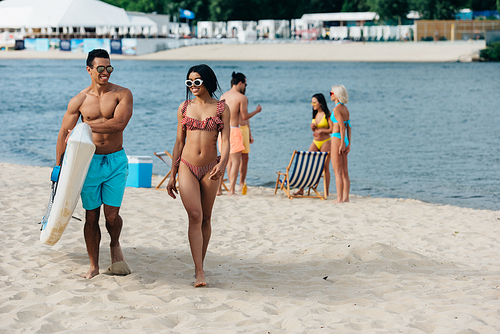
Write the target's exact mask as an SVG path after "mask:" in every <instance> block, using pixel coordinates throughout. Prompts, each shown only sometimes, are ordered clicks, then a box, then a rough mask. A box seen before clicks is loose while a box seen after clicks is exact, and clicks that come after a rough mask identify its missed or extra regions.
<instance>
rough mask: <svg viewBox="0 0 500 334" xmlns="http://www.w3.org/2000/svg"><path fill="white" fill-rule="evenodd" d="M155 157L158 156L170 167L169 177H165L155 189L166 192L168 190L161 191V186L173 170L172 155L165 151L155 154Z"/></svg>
mask: <svg viewBox="0 0 500 334" xmlns="http://www.w3.org/2000/svg"><path fill="white" fill-rule="evenodd" d="M154 155H156V156H157V157H158V158H159V159H160V160H161V161H163V162H164V163H165V165H167V167H168V173H167V175H165V176H164V177H163V179H162V180H161V181H160V183H158V185H157V186H156V187H155V190H164V191H166V190H167V189H166V188H165V189H161V188H160V187H161V185H162V184H163V182H165V180H166V179H167V178H168V177H169V176H170V172H171V169H172V158H173V157H172V154H170V152H168V151H163V152H154Z"/></svg>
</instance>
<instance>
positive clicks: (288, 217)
mask: <svg viewBox="0 0 500 334" xmlns="http://www.w3.org/2000/svg"><path fill="white" fill-rule="evenodd" d="M50 170H51V169H50V168H47V167H34V166H24V165H14V164H8V163H0V185H1V188H0V223H1V225H2V236H1V240H2V242H1V243H0V258H1V267H0V277H1V278H0V333H35V332H36V333H55V332H60V333H84V332H85V333H87V332H91V333H92V332H94V333H102V332H106V333H340V332H342V333H498V332H500V301H499V297H500V283H499V282H500V259H499V257H498V243H499V235H500V226H499V219H500V213H499V212H498V211H486V210H473V209H466V208H459V207H453V206H443V205H435V204H429V203H423V202H420V201H416V200H411V199H384V198H370V197H359V196H353V197H352V198H351V203H346V204H342V205H334V204H332V203H331V199H333V197H334V196H330V199H329V200H328V201H320V200H317V199H294V200H292V201H290V200H289V199H288V198H286V197H285V196H284V194H283V192H279V193H278V194H277V195H274V189H269V188H250V189H249V191H248V195H247V196H236V197H227V196H225V195H223V196H220V197H218V198H217V200H216V202H215V207H214V215H213V216H214V217H213V233H212V239H211V244H210V247H209V249H208V254H207V260H206V263H205V270H206V271H207V281H208V286H207V287H206V288H201V289H195V288H193V282H194V277H193V271H194V266H193V263H192V259H191V255H190V251H189V244H188V241H187V217H186V213H185V211H184V208H183V206H182V203H181V201H180V200H179V199H177V200H172V199H171V198H170V197H168V196H167V194H166V193H165V192H162V191H155V190H153V189H152V188H151V189H149V188H148V189H146V188H127V189H126V192H125V199H124V203H123V206H122V210H121V215H122V217H123V219H124V229H123V231H122V238H121V243H122V248H123V251H124V254H125V258H126V261H127V262H128V264H129V265H130V267H131V268H132V271H133V272H132V274H130V275H128V276H109V275H106V274H104V271H105V270H106V268H107V267H108V266H109V265H110V259H109V248H108V246H107V244H108V243H109V236H108V235H107V233H106V232H105V229H104V224H103V222H102V221H101V227H102V229H103V239H102V245H101V253H100V266H101V273H102V274H101V275H98V276H96V277H95V278H93V279H92V280H86V279H83V278H80V277H79V276H78V274H80V273H83V272H85V271H86V270H87V268H88V258H87V254H86V250H85V243H84V239H83V233H82V227H83V223H82V222H81V221H78V220H76V219H72V220H71V221H70V223H69V225H68V228H67V229H66V231H65V232H64V234H63V236H62V238H61V240H60V241H59V242H58V243H57V244H56V245H55V246H46V245H43V244H41V242H40V241H39V236H40V232H39V225H37V222H38V221H40V219H41V218H42V216H43V214H44V213H45V209H46V204H47V201H48V197H49V193H50V181H49V175H50ZM158 180H159V176H154V177H153V184H156V183H157V182H158ZM74 216H76V217H79V218H83V217H84V211H83V209H82V207H81V205H80V204H78V205H77V209H76V211H75V213H74Z"/></svg>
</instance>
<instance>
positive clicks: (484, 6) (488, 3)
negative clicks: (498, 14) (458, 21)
mask: <svg viewBox="0 0 500 334" xmlns="http://www.w3.org/2000/svg"><path fill="white" fill-rule="evenodd" d="M497 5H498V1H496V0H469V1H468V3H467V7H468V8H470V9H472V10H474V11H477V10H496V7H497Z"/></svg>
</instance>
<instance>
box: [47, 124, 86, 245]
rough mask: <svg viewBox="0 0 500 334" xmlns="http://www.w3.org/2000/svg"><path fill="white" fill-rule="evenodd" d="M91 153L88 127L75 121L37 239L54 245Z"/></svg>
mask: <svg viewBox="0 0 500 334" xmlns="http://www.w3.org/2000/svg"><path fill="white" fill-rule="evenodd" d="M94 152H95V145H94V143H93V141H92V130H91V129H90V126H89V125H88V124H87V123H80V124H78V125H77V126H75V128H74V129H73V131H72V132H71V134H70V136H69V139H68V143H67V145H66V151H65V153H64V158H63V162H62V164H61V170H60V173H59V179H58V180H57V182H55V184H53V185H52V196H51V201H49V207H48V208H47V213H46V214H45V216H44V217H43V219H42V222H41V224H42V233H41V234H40V241H41V242H43V243H44V244H47V245H50V246H53V245H55V244H56V243H57V242H58V241H59V239H60V238H61V236H62V234H63V232H64V230H65V229H66V226H67V225H68V222H69V220H70V219H71V215H72V214H73V211H75V207H76V204H77V203H78V199H79V198H80V193H81V191H82V187H83V183H84V182H85V178H86V177H87V172H88V170H89V166H90V162H91V161H92V157H93V156H94Z"/></svg>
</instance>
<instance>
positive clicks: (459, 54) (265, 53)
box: [0, 41, 486, 62]
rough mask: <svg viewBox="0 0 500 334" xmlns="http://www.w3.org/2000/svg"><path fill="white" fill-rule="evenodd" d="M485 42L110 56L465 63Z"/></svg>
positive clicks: (203, 48)
mask: <svg viewBox="0 0 500 334" xmlns="http://www.w3.org/2000/svg"><path fill="white" fill-rule="evenodd" d="M484 48H486V44H485V41H457V42H436V43H434V42H371V43H360V42H357V43H337V42H295V43H285V42H281V43H280V42H277V43H253V44H208V45H199V46H189V47H182V48H178V49H172V50H166V51H160V52H156V53H150V54H146V55H141V56H126V55H112V59H137V60H193V61H366V62H456V61H462V62H468V61H472V60H473V59H477V58H478V54H479V50H481V49H484ZM2 58H3V59H5V58H16V59H23V58H24V59H26V58H28V59H29V58H50V59H85V58H86V54H83V53H72V52H62V51H50V52H36V51H26V50H23V51H0V59H2Z"/></svg>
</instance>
